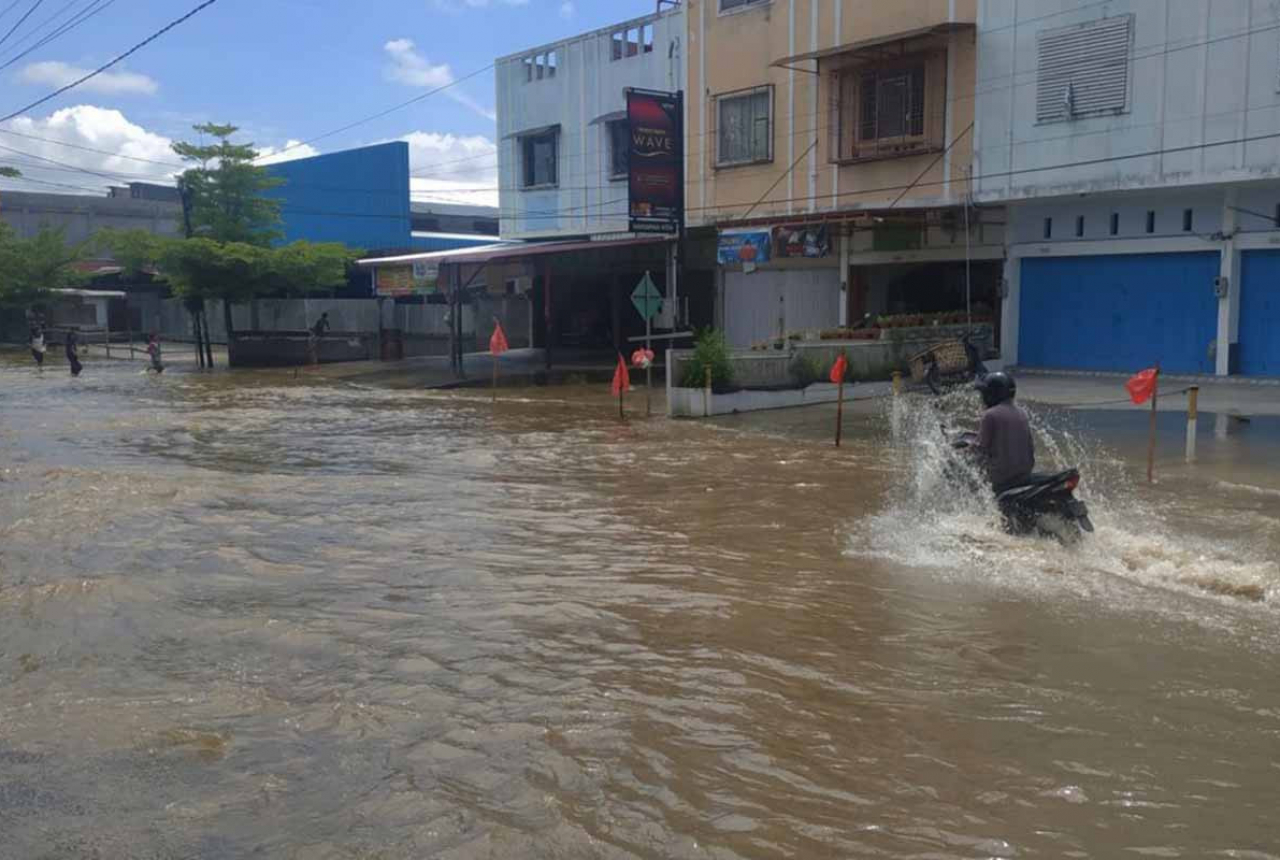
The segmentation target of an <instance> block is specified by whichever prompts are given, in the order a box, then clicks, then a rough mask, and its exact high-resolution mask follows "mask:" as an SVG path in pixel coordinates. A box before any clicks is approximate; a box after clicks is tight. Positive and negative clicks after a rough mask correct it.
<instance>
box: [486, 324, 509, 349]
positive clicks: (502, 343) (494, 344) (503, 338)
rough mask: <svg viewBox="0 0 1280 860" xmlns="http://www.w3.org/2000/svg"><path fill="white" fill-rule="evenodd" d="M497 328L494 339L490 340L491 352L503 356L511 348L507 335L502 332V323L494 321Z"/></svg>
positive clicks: (494, 331)
mask: <svg viewBox="0 0 1280 860" xmlns="http://www.w3.org/2000/svg"><path fill="white" fill-rule="evenodd" d="M493 324H494V326H495V328H494V330H493V337H491V338H489V352H491V353H493V354H494V355H502V354H503V353H504V352H506V351H507V350H509V349H511V347H510V346H509V345H508V344H507V333H506V332H505V331H503V330H502V323H500V322H498V321H497V320H494V321H493Z"/></svg>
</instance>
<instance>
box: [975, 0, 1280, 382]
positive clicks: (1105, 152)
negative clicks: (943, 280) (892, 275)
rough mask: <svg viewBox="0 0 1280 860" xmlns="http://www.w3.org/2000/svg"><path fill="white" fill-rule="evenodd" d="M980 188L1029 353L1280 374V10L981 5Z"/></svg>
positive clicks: (1044, 359) (1235, 4)
mask: <svg viewBox="0 0 1280 860" xmlns="http://www.w3.org/2000/svg"><path fill="white" fill-rule="evenodd" d="M977 24H978V33H977V39H978V95H977V117H976V120H977V141H978V143H977V150H976V152H975V155H974V170H975V174H976V175H975V197H976V199H977V200H978V202H979V203H983V202H999V203H1005V202H1007V204H1008V219H1009V222H1010V228H1009V232H1008V262H1007V264H1006V273H1005V278H1006V281H1007V286H1008V289H1007V298H1006V299H1005V313H1004V326H1005V335H1004V352H1005V357H1006V359H1007V360H1009V361H1010V362H1015V363H1017V364H1020V365H1023V366H1041V367H1053V368H1075V369H1089V370H1109V371H1112V370H1113V371H1120V370H1123V371H1132V370H1136V369H1139V368H1142V367H1147V366H1150V365H1153V364H1157V363H1158V364H1159V365H1160V366H1161V367H1162V368H1164V369H1165V370H1167V371H1178V372H1196V373H1217V374H1220V375H1226V374H1230V373H1242V374H1257V375H1272V376H1275V375H1280V337H1277V336H1276V334H1275V333H1276V332H1277V331H1280V83H1278V82H1277V69H1280V39H1277V32H1278V31H1280V11H1278V10H1277V8H1276V6H1275V4H1274V3H1270V2H1261V0H1212V2H1210V0H1204V2H1199V3H1181V2H1166V0H1112V2H1108V3H1105V4H1104V3H1097V2H1088V1H1087V0H1070V2H1063V0H1017V2H1008V0H1004V2H995V0H986V2H982V3H980V11H979V14H978V18H977Z"/></svg>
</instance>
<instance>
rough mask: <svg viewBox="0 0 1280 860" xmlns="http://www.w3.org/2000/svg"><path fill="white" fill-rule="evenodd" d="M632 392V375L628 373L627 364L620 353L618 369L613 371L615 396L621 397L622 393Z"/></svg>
mask: <svg viewBox="0 0 1280 860" xmlns="http://www.w3.org/2000/svg"><path fill="white" fill-rule="evenodd" d="M630 390H631V374H629V373H627V363H626V362H625V361H623V360H622V353H618V367H617V368H616V369H615V370H614V371H613V396H614V397H621V396H622V392H624V391H630Z"/></svg>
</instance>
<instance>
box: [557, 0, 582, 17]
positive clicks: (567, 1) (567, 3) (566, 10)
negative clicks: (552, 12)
mask: <svg viewBox="0 0 1280 860" xmlns="http://www.w3.org/2000/svg"><path fill="white" fill-rule="evenodd" d="M577 12H578V10H577V8H576V7H575V6H574V5H573V0H564V2H563V3H561V4H560V17H561V18H563V19H565V20H566V21H568V20H569V19H570V18H572V17H573V16H574V15H576V14H577Z"/></svg>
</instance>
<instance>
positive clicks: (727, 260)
mask: <svg viewBox="0 0 1280 860" xmlns="http://www.w3.org/2000/svg"><path fill="white" fill-rule="evenodd" d="M772 251H773V233H772V232H771V231H770V230H767V229H765V230H724V231H721V233H720V245H719V248H718V250H717V252H716V257H717V259H718V260H719V262H720V265H722V266H732V265H736V264H739V263H741V264H742V265H743V266H751V267H754V266H758V265H760V264H761V263H767V262H769V258H770V256H771V254H772Z"/></svg>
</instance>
